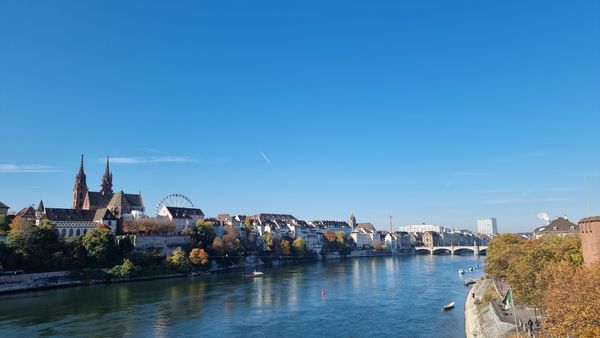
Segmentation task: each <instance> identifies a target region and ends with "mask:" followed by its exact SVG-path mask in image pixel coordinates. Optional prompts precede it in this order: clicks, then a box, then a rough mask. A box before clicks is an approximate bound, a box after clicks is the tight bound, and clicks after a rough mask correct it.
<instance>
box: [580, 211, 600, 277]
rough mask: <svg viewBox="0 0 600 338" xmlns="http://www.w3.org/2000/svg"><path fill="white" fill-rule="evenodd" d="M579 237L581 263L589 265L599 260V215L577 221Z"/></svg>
mask: <svg viewBox="0 0 600 338" xmlns="http://www.w3.org/2000/svg"><path fill="white" fill-rule="evenodd" d="M579 237H581V249H582V250H583V263H584V264H585V265H587V266H590V265H591V264H593V263H596V262H599V261H600V216H594V217H588V218H584V219H582V220H580V221H579Z"/></svg>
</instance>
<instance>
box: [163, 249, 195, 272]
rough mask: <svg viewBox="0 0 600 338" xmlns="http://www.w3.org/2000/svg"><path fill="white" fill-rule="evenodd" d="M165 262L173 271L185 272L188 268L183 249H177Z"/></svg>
mask: <svg viewBox="0 0 600 338" xmlns="http://www.w3.org/2000/svg"><path fill="white" fill-rule="evenodd" d="M167 262H168V263H169V264H170V265H171V266H172V267H173V268H175V269H177V270H179V271H182V272H185V271H188V270H189V268H190V265H189V262H188V258H187V255H186V253H185V251H184V250H183V248H181V247H177V248H176V249H175V250H173V252H172V253H171V255H170V256H169V257H167Z"/></svg>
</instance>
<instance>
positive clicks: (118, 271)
mask: <svg viewBox="0 0 600 338" xmlns="http://www.w3.org/2000/svg"><path fill="white" fill-rule="evenodd" d="M137 271H139V267H137V266H136V265H135V264H134V263H133V262H132V261H131V260H129V259H128V258H125V259H124V260H123V263H122V264H121V265H116V266H115V267H114V268H112V269H111V270H110V273H112V274H113V275H115V276H117V277H120V278H129V277H132V276H134V275H135V274H136V272H137Z"/></svg>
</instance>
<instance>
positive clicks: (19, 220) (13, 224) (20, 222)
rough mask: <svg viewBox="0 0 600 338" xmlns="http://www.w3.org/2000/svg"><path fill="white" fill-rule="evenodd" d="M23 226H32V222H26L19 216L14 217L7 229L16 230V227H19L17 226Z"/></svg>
mask: <svg viewBox="0 0 600 338" xmlns="http://www.w3.org/2000/svg"><path fill="white" fill-rule="evenodd" d="M23 224H30V225H33V223H32V222H29V221H26V220H24V219H23V217H21V216H16V217H15V218H13V220H12V221H11V222H10V225H9V227H10V228H11V229H14V228H17V227H19V226H21V225H23Z"/></svg>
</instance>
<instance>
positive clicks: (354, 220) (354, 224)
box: [348, 214, 356, 231]
mask: <svg viewBox="0 0 600 338" xmlns="http://www.w3.org/2000/svg"><path fill="white" fill-rule="evenodd" d="M348 224H349V225H350V227H351V228H352V231H354V230H355V229H356V217H354V214H351V215H350V219H349V220H348Z"/></svg>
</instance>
